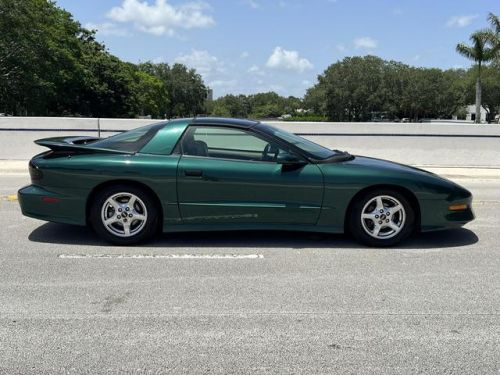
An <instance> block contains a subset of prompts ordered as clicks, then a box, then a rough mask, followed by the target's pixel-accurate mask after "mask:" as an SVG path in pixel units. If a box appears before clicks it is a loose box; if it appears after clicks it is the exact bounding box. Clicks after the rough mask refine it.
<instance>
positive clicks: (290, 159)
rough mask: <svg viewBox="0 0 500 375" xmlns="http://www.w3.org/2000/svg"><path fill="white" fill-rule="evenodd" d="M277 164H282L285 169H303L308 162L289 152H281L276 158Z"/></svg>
mask: <svg viewBox="0 0 500 375" xmlns="http://www.w3.org/2000/svg"><path fill="white" fill-rule="evenodd" d="M276 162H277V163H278V164H281V165H282V166H283V168H285V167H292V168H293V167H301V166H304V165H306V164H307V162H306V161H305V160H304V159H302V158H300V157H298V156H297V155H294V154H291V153H289V152H280V153H279V154H278V157H277V158H276Z"/></svg>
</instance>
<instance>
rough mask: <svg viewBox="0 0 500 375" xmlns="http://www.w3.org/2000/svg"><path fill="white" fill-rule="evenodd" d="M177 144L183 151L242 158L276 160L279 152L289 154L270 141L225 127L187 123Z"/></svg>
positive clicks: (188, 153) (219, 156)
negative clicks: (188, 125) (187, 125)
mask: <svg viewBox="0 0 500 375" xmlns="http://www.w3.org/2000/svg"><path fill="white" fill-rule="evenodd" d="M181 147H182V153H183V154H184V155H190V156H202V157H211V158H220V159H235V160H246V161H266V162H276V161H277V160H278V158H279V156H280V154H281V155H283V154H290V152H289V151H285V150H283V149H281V148H280V147H278V146H277V145H276V144H274V142H269V141H267V140H265V139H262V138H259V137H257V136H256V135H254V134H251V133H249V132H247V131H245V130H240V129H233V128H225V127H205V126H190V127H189V128H188V129H187V131H186V133H185V134H184V137H183V138H182V141H181Z"/></svg>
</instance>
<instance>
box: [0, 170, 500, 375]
mask: <svg viewBox="0 0 500 375" xmlns="http://www.w3.org/2000/svg"><path fill="white" fill-rule="evenodd" d="M0 177H1V181H2V183H1V185H0V195H1V196H3V197H6V196H8V195H9V194H12V193H14V192H15V191H16V189H17V188H18V187H19V186H21V185H23V184H24V183H26V182H27V178H26V177H24V176H17V177H15V176H0ZM459 182H460V183H462V184H463V185H465V186H466V187H468V188H469V189H470V190H471V191H472V192H473V193H474V195H475V199H476V201H475V210H476V214H477V219H476V220H475V221H474V222H472V223H471V224H469V225H468V226H467V227H466V228H464V229H459V230H452V231H447V232H442V233H432V234H423V235H420V236H418V237H416V238H413V239H411V240H410V241H408V242H407V243H405V244H404V245H402V246H399V247H396V248H391V249H369V248H364V247H362V246H359V245H358V244H356V243H354V242H353V241H351V240H350V239H349V238H347V237H345V236H342V235H327V234H307V233H285V232H271V233H262V232H249V233H248V232H237V233H195V234H175V235H168V236H166V235H165V236H162V237H160V238H158V239H157V240H156V241H154V242H152V243H150V244H147V245H144V246H140V247H135V248H132V247H124V248H118V247H112V246H109V245H107V244H105V243H103V242H101V241H100V240H99V239H98V238H97V237H96V236H95V235H94V234H93V233H92V232H91V231H90V230H88V229H85V228H80V227H72V226H65V225H58V224H50V223H44V222H41V221H36V220H32V219H29V218H24V217H23V216H22V215H21V214H20V211H19V208H18V204H17V202H15V201H9V200H8V199H3V200H1V201H0V228H1V229H0V301H1V304H0V373H6V374H13V373H18V374H31V373H32V374H41V373H47V374H54V373H82V372H87V373H90V374H95V373H97V372H99V373H102V372H107V373H121V372H134V373H139V374H141V373H144V374H150V373H152V374H153V373H154V374H156V373H166V372H171V373H176V374H177V373H189V374H219V373H220V374H227V373H235V374H236V373H303V374H313V373H366V374H373V373H383V374H390V373H394V374H396V373H397V374H399V373H423V374H428V373H468V374H472V373H477V374H486V373H487V374H493V373H499V371H500V276H499V270H500V245H499V237H498V229H499V224H500V218H499V214H498V213H499V212H500V179H496V180H495V179H492V180H473V179H465V180H463V181H459ZM186 255H189V256H187V257H186Z"/></svg>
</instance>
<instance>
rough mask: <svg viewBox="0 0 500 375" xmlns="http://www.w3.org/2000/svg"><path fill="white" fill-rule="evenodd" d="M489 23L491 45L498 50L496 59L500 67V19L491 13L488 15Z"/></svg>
mask: <svg viewBox="0 0 500 375" xmlns="http://www.w3.org/2000/svg"><path fill="white" fill-rule="evenodd" d="M488 21H489V22H490V25H491V29H490V32H489V39H490V43H491V45H492V47H493V48H495V50H496V57H495V59H496V61H497V64H498V66H499V67H500V18H499V17H498V16H497V15H495V14H493V13H490V14H489V15H488Z"/></svg>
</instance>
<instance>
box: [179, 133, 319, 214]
mask: <svg viewBox="0 0 500 375" xmlns="http://www.w3.org/2000/svg"><path fill="white" fill-rule="evenodd" d="M180 146H181V147H180V149H181V153H182V156H181V159H180V161H179V164H178V170H177V194H178V202H179V210H180V213H181V216H182V220H183V222H184V223H185V224H223V223H231V224H261V223H275V224H315V223H316V222H317V219H318V217H319V213H320V210H321V204H322V200H323V175H322V172H321V170H320V169H319V168H318V166H317V165H315V164H309V163H302V164H296V165H285V164H280V163H279V162H278V157H279V155H286V156H287V157H297V156H296V155H293V154H290V151H289V150H285V149H284V148H283V147H280V146H278V145H276V144H275V143H274V142H273V141H272V140H271V141H270V140H269V139H266V138H264V137H263V136H262V135H258V134H255V133H253V132H251V131H249V130H246V129H240V128H233V127H227V126H225V127H214V126H203V125H199V126H198V125H197V126H195V125H191V126H190V127H189V128H188V129H187V130H186V132H185V133H184V136H183V139H182V140H181V142H180ZM302 160H303V159H302Z"/></svg>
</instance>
